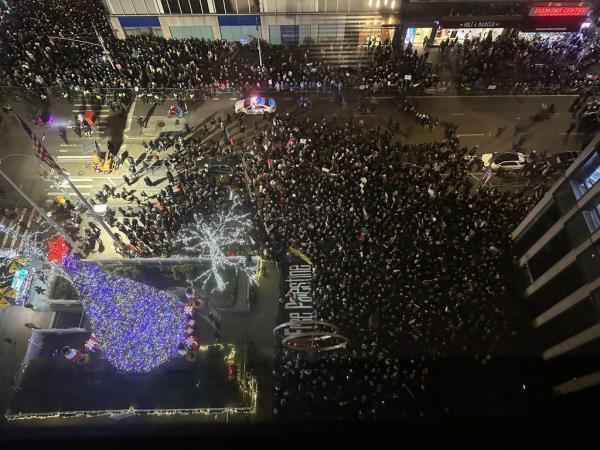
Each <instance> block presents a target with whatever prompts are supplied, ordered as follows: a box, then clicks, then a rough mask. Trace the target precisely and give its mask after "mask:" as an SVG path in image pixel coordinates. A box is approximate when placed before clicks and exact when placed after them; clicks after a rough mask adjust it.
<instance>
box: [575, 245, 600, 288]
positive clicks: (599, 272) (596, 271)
mask: <svg viewBox="0 0 600 450" xmlns="http://www.w3.org/2000/svg"><path fill="white" fill-rule="evenodd" d="M577 261H579V264H580V265H581V272H582V273H583V274H584V275H585V278H586V279H587V281H588V282H590V281H594V280H595V279H597V278H598V277H600V251H599V249H598V245H596V244H592V246H591V247H589V248H587V249H586V250H585V251H584V252H583V253H582V254H581V255H579V256H578V257H577Z"/></svg>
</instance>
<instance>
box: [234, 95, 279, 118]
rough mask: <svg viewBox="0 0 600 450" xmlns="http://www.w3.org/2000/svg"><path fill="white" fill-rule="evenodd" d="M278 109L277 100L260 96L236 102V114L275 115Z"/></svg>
mask: <svg viewBox="0 0 600 450" xmlns="http://www.w3.org/2000/svg"><path fill="white" fill-rule="evenodd" d="M276 108H277V105H276V104H275V99H273V98H271V97H262V96H260V95H257V96H253V97H249V98H247V99H244V100H238V101H237V102H235V106H234V109H235V113H236V114H258V115H263V114H273V113H274V112H275V110H276Z"/></svg>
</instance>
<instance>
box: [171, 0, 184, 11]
mask: <svg viewBox="0 0 600 450" xmlns="http://www.w3.org/2000/svg"><path fill="white" fill-rule="evenodd" d="M168 1H169V10H170V11H171V14H181V8H180V7H179V1H178V0H168Z"/></svg>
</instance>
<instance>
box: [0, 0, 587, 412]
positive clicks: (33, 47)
mask: <svg viewBox="0 0 600 450" xmlns="http://www.w3.org/2000/svg"><path fill="white" fill-rule="evenodd" d="M12 3H13V4H14V6H15V8H14V9H13V10H12V11H11V12H10V13H9V14H7V15H5V17H3V20H2V23H1V24H0V51H1V52H2V54H3V55H4V58H3V60H2V66H1V67H0V71H1V72H0V80H2V84H8V85H12V86H20V87H27V88H42V87H44V86H59V87H61V88H63V89H65V90H67V91H69V90H75V89H76V88H84V87H85V88H92V87H107V88H108V87H124V88H125V87H126V88H135V87H142V88H160V87H175V88H180V89H184V88H185V89H187V88H193V89H197V88H203V87H207V86H215V85H217V86H221V87H238V88H243V87H245V86H246V87H248V88H250V87H251V86H256V85H260V86H269V87H272V88H275V89H277V88H285V87H289V86H294V87H298V88H300V89H302V88H304V87H313V86H314V87H317V88H323V89H330V90H333V91H341V90H342V89H343V88H345V87H348V86H352V87H357V88H358V87H361V86H362V87H363V89H372V90H377V89H379V88H380V87H381V88H383V87H390V86H392V87H402V86H404V85H405V79H404V75H405V74H408V73H410V74H412V81H414V82H421V83H422V84H423V85H425V86H427V85H433V84H435V83H436V82H437V80H438V77H437V76H436V74H434V73H432V70H431V66H430V64H429V63H428V55H427V53H425V54H422V55H418V54H417V53H416V52H415V51H413V50H412V49H411V48H410V47H409V48H408V49H402V48H392V47H391V46H389V45H381V46H375V47H374V48H372V49H369V50H368V52H369V54H370V55H371V58H372V60H371V62H372V64H368V65H367V66H365V67H361V68H354V69H342V68H329V67H326V66H324V65H323V64H322V63H319V62H315V61H310V60H309V59H310V58H309V54H308V52H307V51H306V49H304V48H303V47H302V46H299V47H294V48H286V47H277V46H265V48H264V55H263V57H264V61H265V65H264V67H259V66H258V65H257V63H256V61H255V52H254V51H252V50H253V49H252V48H250V50H248V48H245V49H242V48H240V46H239V44H236V43H228V42H226V41H210V42H207V41H201V40H197V39H186V40H166V39H163V38H159V37H155V36H133V37H128V38H126V39H124V40H117V39H115V38H114V37H113V36H112V33H111V31H110V30H109V28H108V24H107V22H106V19H105V17H104V15H103V11H102V9H101V8H100V4H99V1H98V0H79V2H76V3H75V2H73V1H70V0H59V1H56V2H54V3H53V7H52V8H48V7H47V5H46V4H45V2H43V1H42V0H19V1H18V2H14V1H13V2H12ZM33 11H35V14H33V13H32V12H33ZM93 26H95V28H96V29H97V30H98V32H99V33H100V34H101V35H102V36H103V37H104V39H105V42H106V45H107V47H108V48H109V50H110V55H111V58H112V61H113V63H114V64H115V68H113V67H112V66H111V64H110V61H108V60H105V59H103V58H102V54H101V53H99V52H98V49H97V47H94V46H90V45H89V44H85V43H80V42H79V43H78V42H72V41H64V40H60V39H57V38H53V37H52V36H63V37H67V36H74V35H77V36H89V39H91V40H93V39H94V36H95V35H94V28H93ZM452 48H453V50H451V51H452V52H456V55H457V57H458V60H459V65H458V67H459V71H458V74H459V81H460V84H468V85H471V84H473V83H476V82H477V83H479V84H480V85H482V86H483V85H484V84H485V83H488V82H489V83H494V84H498V85H502V84H501V82H500V80H499V79H497V78H496V77H499V76H500V75H499V74H503V75H502V78H503V79H505V80H509V81H505V82H502V83H504V84H505V85H507V84H512V83H514V84H515V85H516V83H528V85H529V86H531V85H532V84H536V85H542V86H548V87H552V88H556V89H560V88H563V87H570V88H579V87H585V86H589V85H590V83H591V81H589V80H587V79H586V78H585V74H584V71H583V70H584V69H585V68H586V67H587V66H588V65H589V64H591V63H593V62H594V61H597V59H598V47H597V43H596V44H593V43H591V42H588V41H587V37H586V36H585V35H583V34H579V35H574V36H572V37H569V38H564V39H557V40H551V39H536V40H531V41H530V40H524V39H520V38H518V37H516V36H514V35H508V36H504V37H502V38H500V39H499V40H497V41H495V42H492V41H491V40H487V39H484V40H474V41H466V42H465V43H464V44H456V45H452V44H451V43H449V42H448V43H446V44H444V45H443V48H442V52H446V51H450V50H446V49H452ZM582 50H584V52H582ZM253 55H254V56H253ZM506 61H510V62H512V63H513V64H514V71H512V72H511V73H508V74H505V72H506V71H505V70H504V65H505V63H506ZM74 62H75V63H74ZM535 64H544V65H545V69H544V70H538V71H535V77H534V78H529V71H524V70H522V69H523V68H525V67H533V66H534V65H535ZM573 66H575V68H574V69H572V68H571V67H573ZM521 73H523V75H522V76H521V75H520V74H521ZM517 75H519V76H517ZM598 108H599V105H598V102H597V101H596V100H593V98H589V97H588V98H586V99H585V100H584V101H583V103H582V104H581V105H579V104H577V105H576V106H574V111H575V114H576V115H577V114H579V115H580V118H579V119H578V120H581V118H583V117H592V116H593V117H597V113H596V111H598ZM400 109H401V110H402V111H405V112H410V113H411V114H413V117H414V119H415V121H417V123H419V124H420V125H422V126H425V127H429V128H431V129H433V128H434V127H435V126H437V125H438V123H437V120H436V119H435V118H433V117H429V116H427V115H424V114H419V113H418V112H417V111H416V110H414V108H412V107H411V106H410V104H408V103H402V104H401V105H400ZM586 114H587V115H588V116H586ZM210 125H211V128H210V130H209V129H208V127H207V125H206V124H204V128H203V129H202V128H200V127H199V128H198V131H199V135H200V137H202V138H203V139H197V138H192V137H187V138H184V137H183V136H177V137H173V136H168V137H163V138H160V139H158V140H157V141H153V142H151V143H147V144H146V145H147V149H148V153H149V154H150V157H148V158H143V159H141V160H137V161H136V160H133V158H130V157H127V156H125V155H123V156H119V160H118V161H117V165H118V164H120V163H124V161H127V165H128V167H129V170H130V172H131V173H130V174H129V175H125V176H124V181H125V184H126V185H128V186H129V185H130V184H131V183H132V182H133V181H134V179H137V178H141V179H143V180H144V181H145V183H146V184H147V185H148V186H153V185H154V184H155V181H156V179H155V176H154V173H155V171H156V170H157V169H158V168H159V167H164V168H166V177H167V180H168V183H166V186H165V187H164V188H163V189H161V190H160V192H159V193H158V194H156V195H148V194H146V193H145V192H143V191H142V192H141V193H140V194H139V196H138V195H137V194H136V195H134V193H133V192H132V191H130V190H129V189H128V188H127V187H123V188H121V189H116V188H114V187H112V186H109V185H106V186H105V187H104V189H103V191H102V192H99V193H98V195H97V196H96V200H97V201H98V202H101V203H105V202H106V201H107V199H108V198H109V197H113V198H120V199H123V200H124V201H125V202H126V203H130V206H127V207H124V208H123V207H120V208H119V209H118V210H117V211H113V210H111V209H110V208H108V210H107V218H108V220H109V222H110V223H111V225H113V226H115V227H116V228H117V229H118V230H119V235H120V237H121V239H122V242H123V244H126V248H125V249H124V248H123V247H119V251H122V252H123V253H124V254H128V255H129V256H156V255H170V254H172V251H173V248H172V241H173V238H174V237H175V236H176V234H177V233H178V231H179V230H180V229H181V228H182V227H183V226H184V225H186V224H188V223H190V222H192V221H193V220H194V217H195V216H197V215H200V216H202V217H208V218H210V217H212V216H214V215H215V214H217V213H218V212H220V211H223V210H225V209H226V207H227V204H228V202H229V201H230V200H229V199H230V197H231V192H232V191H233V192H234V193H235V195H239V196H240V197H241V198H242V202H243V203H244V204H246V205H247V204H248V202H250V199H251V202H252V205H253V207H254V210H255V212H256V217H255V218H256V219H257V220H259V221H260V222H261V223H263V224H264V225H265V230H269V231H268V232H265V233H266V236H265V238H266V240H265V242H266V243H267V245H271V246H272V247H273V248H275V246H277V247H278V248H280V247H283V248H287V247H290V246H291V247H295V248H298V249H300V251H301V252H303V253H304V254H306V255H307V256H308V257H309V258H310V260H311V261H313V262H314V264H315V278H314V280H313V281H314V284H313V291H314V302H315V307H316V315H317V317H318V318H319V319H322V320H325V321H328V322H331V323H334V324H335V325H336V326H338V327H339V328H340V329H342V330H343V332H344V334H346V335H347V336H348V337H349V338H350V345H349V347H348V348H347V349H346V350H345V351H344V352H342V353H339V354H336V355H335V356H333V357H331V356H329V357H322V356H321V355H312V354H311V355H308V356H307V357H304V356H303V354H302V353H293V352H289V351H287V350H285V349H281V348H280V349H278V353H277V357H276V363H277V364H276V367H275V376H276V380H277V387H276V390H277V392H276V396H275V399H276V405H275V410H274V412H275V414H283V415H285V414H291V413H295V412H297V411H300V412H309V411H310V412H311V414H313V415H314V414H315V413H317V412H321V413H322V414H324V415H329V416H331V417H339V416H342V415H343V416H344V417H348V415H352V416H354V417H357V418H384V417H387V416H388V415H390V414H394V413H395V412H396V411H398V410H403V411H405V410H406V404H407V403H410V400H411V399H416V398H419V395H420V394H422V393H423V392H424V391H425V390H426V383H427V382H426V379H427V375H428V372H429V370H430V367H429V361H430V360H431V359H436V358H440V357H457V356H465V355H466V356H473V357H475V358H477V359H478V360H480V361H481V362H482V363H483V364H486V363H488V362H489V361H490V359H491V354H492V353H493V351H494V347H495V345H496V344H497V343H498V341H499V340H501V339H502V338H503V337H505V336H507V335H508V334H509V333H510V329H511V328H510V326H509V325H508V323H507V320H506V317H505V315H504V313H503V301H504V300H506V298H505V297H507V294H508V293H509V290H510V287H511V284H512V282H513V280H512V278H511V273H512V268H513V262H514V261H513V257H512V253H511V241H510V237H509V235H508V232H509V230H512V229H514V227H515V225H516V224H517V223H518V222H519V221H520V220H521V219H522V218H523V216H524V215H525V213H526V212H527V211H528V210H529V209H530V208H531V206H532V205H533V204H534V203H535V201H536V200H537V197H538V194H539V192H538V191H534V190H531V189H530V190H528V191H525V192H524V193H522V194H510V193H502V192H499V191H497V190H496V189H495V188H493V187H491V188H479V187H478V186H477V183H476V180H473V178H472V177H471V176H470V175H469V172H471V171H472V170H471V169H472V165H473V164H476V162H475V160H474V159H472V158H469V156H470V154H471V153H472V152H471V151H469V150H468V149H467V148H464V147H461V145H460V142H459V140H458V138H457V137H456V136H455V134H454V132H453V127H452V126H451V124H446V134H445V139H444V140H442V141H438V142H431V143H425V144H414V145H413V144H405V143H401V142H400V140H399V139H398V135H399V134H400V130H399V128H398V127H397V126H396V124H394V121H393V119H391V123H388V126H387V127H385V126H382V125H380V126H379V127H378V128H376V129H374V128H365V126H364V123H363V122H362V121H353V120H350V121H348V122H344V121H341V120H340V119H338V118H335V117H333V118H331V119H322V120H315V119H314V118H308V117H307V115H306V114H304V112H303V111H297V112H295V113H293V114H291V115H289V114H286V115H285V116H281V115H276V116H275V117H273V118H272V119H269V120H266V121H265V122H263V123H262V124H260V125H258V126H257V125H255V128H254V131H253V132H252V133H249V134H251V137H250V138H249V139H244V140H243V141H242V143H241V144H242V145H241V153H242V154H245V156H244V157H243V160H242V158H241V156H240V153H237V154H231V153H230V152H231V147H230V146H229V145H227V143H228V142H231V139H230V138H231V129H232V128H233V121H232V119H231V118H230V117H228V118H227V119H226V120H221V119H219V120H218V122H215V123H212V124H210ZM238 126H239V128H240V131H242V132H243V131H244V124H243V123H237V124H236V127H238ZM214 132H216V133H217V135H218V139H217V141H211V140H210V139H208V138H209V135H212V133H214ZM186 134H192V133H186ZM243 134H244V135H245V133H243ZM171 149H174V151H170V150H171ZM167 151H169V153H166V152H167ZM165 154H167V156H164V155H165ZM215 155H220V156H222V157H223V158H225V159H226V160H227V161H228V163H229V164H230V165H231V167H233V173H232V174H230V177H229V181H228V183H223V182H221V181H219V180H218V179H217V177H215V176H213V175H212V174H211V173H210V170H200V169H201V168H202V167H204V164H205V163H206V162H207V160H208V158H210V157H212V156H215ZM474 181H475V183H474ZM244 185H245V186H244ZM243 186H244V188H243ZM245 188H247V189H248V190H249V192H250V195H249V196H248V197H247V196H246V194H245V193H244V192H245ZM534 192H535V193H534ZM67 209H68V208H67ZM67 212H68V211H67ZM72 220H73V221H75V222H76V221H77V218H73V219H72ZM79 220H80V219H79ZM85 234H86V237H85V238H84V240H85V242H86V243H87V245H86V246H87V247H88V248H89V247H90V246H91V247H92V248H93V247H94V242H95V241H97V240H98V237H99V230H97V229H94V228H93V227H92V226H90V228H89V230H86V231H85ZM259 241H262V239H259ZM409 409H410V408H409Z"/></svg>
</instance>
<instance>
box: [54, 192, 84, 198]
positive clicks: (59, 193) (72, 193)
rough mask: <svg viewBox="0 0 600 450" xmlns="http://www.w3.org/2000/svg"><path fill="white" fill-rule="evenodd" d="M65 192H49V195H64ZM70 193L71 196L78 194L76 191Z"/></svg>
mask: <svg viewBox="0 0 600 450" xmlns="http://www.w3.org/2000/svg"><path fill="white" fill-rule="evenodd" d="M64 194H65V193H64V192H48V197H53V196H55V195H64ZM68 194H69V196H71V195H77V194H76V193H75V192H69V193H68Z"/></svg>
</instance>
